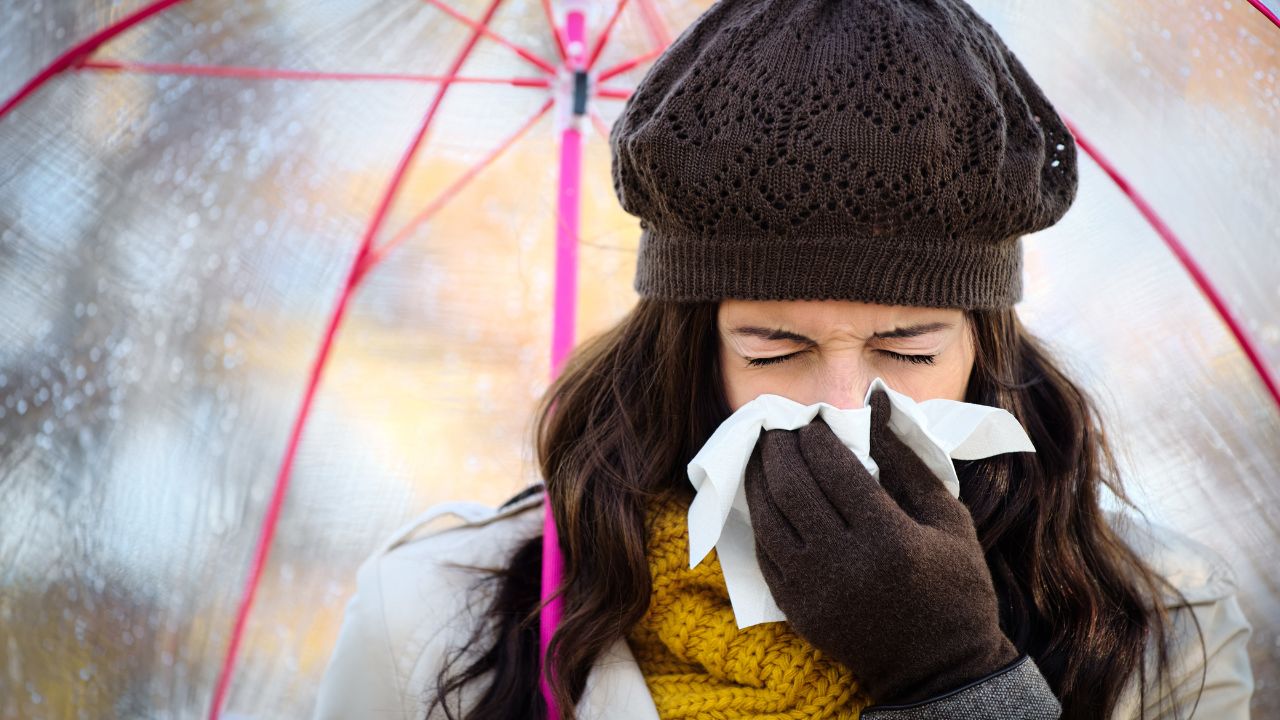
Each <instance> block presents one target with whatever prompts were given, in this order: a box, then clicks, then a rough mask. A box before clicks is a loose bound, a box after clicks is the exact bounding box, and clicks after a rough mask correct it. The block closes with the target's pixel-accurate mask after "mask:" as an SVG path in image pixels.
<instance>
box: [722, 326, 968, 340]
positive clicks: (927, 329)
mask: <svg viewBox="0 0 1280 720" xmlns="http://www.w3.org/2000/svg"><path fill="white" fill-rule="evenodd" d="M950 327H952V323H949V322H930V323H920V324H917V325H904V326H902V327H897V328H894V329H892V330H886V331H884V332H878V333H873V334H872V335H871V337H872V338H881V339H891V338H912V337H916V336H919V335H925V334H927V333H931V332H937V331H939V330H946V329H948V328H950ZM730 332H731V333H733V334H734V335H746V336H748V337H757V338H760V339H762V340H791V341H792V342H798V343H803V344H806V345H816V344H817V341H816V340H814V339H813V338H810V337H805V336H804V335H801V334H799V333H793V332H791V331H790V330H783V329H782V328H766V327H759V326H757V325H743V326H741V327H736V328H734V329H733V330H731V331H730Z"/></svg>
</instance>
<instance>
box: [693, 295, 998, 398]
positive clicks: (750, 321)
mask: <svg viewBox="0 0 1280 720" xmlns="http://www.w3.org/2000/svg"><path fill="white" fill-rule="evenodd" d="M968 322H969V320H968V316H967V315H966V314H965V312H964V311H963V310H960V309H958V308H928V307H913V306H906V305H877V304H873V303H864V302H856V301H852V300H724V301H722V302H721V303H720V308H719V311H718V313H717V315H716V324H717V327H718V334H719V336H720V366H721V369H722V370H721V372H722V374H723V378H724V385H725V395H726V397H727V398H728V400H729V406H730V407H731V408H732V409H733V410H737V409H738V408H739V407H741V406H742V405H744V404H746V403H747V402H749V401H751V400H753V399H755V398H756V397H757V396H758V395H761V394H763V393H773V394H775V395H782V396H783V397H786V398H790V399H791V400H794V401H796V402H798V403H801V404H804V405H812V404H814V403H818V402H826V403H830V404H831V405H834V406H836V407H838V408H842V409H853V408H859V407H862V398H863V396H865V395H866V393H867V386H868V385H869V384H870V383H871V381H872V380H873V379H875V377H876V376H880V377H882V378H884V381H885V382H886V383H888V384H889V387H891V388H893V389H894V390H897V391H898V392H901V393H904V394H906V395H908V396H910V397H911V398H912V399H913V400H916V401H917V402H922V401H924V400H929V399H931V398H946V399H950V400H961V401H963V400H964V396H965V389H966V386H967V385H968V381H969V370H970V369H971V368H972V367H973V341H972V338H971V336H970V330H969V326H968Z"/></svg>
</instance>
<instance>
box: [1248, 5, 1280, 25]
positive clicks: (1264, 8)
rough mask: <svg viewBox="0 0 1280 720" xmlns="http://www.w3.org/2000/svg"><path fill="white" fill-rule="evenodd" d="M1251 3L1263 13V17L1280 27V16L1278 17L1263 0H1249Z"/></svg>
mask: <svg viewBox="0 0 1280 720" xmlns="http://www.w3.org/2000/svg"><path fill="white" fill-rule="evenodd" d="M1249 4H1250V5H1252V6H1253V7H1254V8H1256V9H1257V11H1258V12H1260V13H1262V16H1263V17H1265V18H1266V19H1268V20H1270V21H1271V24H1273V25H1275V26H1276V27H1278V28H1280V18H1278V17H1276V14H1275V13H1273V12H1271V10H1270V8H1268V7H1267V6H1266V5H1263V4H1262V0H1249Z"/></svg>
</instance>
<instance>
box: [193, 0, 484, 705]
mask: <svg viewBox="0 0 1280 720" xmlns="http://www.w3.org/2000/svg"><path fill="white" fill-rule="evenodd" d="M501 3H502V0H491V3H490V5H489V8H488V10H487V11H486V12H485V15H484V19H483V20H482V21H481V27H483V26H484V25H487V24H488V23H489V21H490V20H491V19H492V18H493V14H494V13H495V12H497V10H498V6H499V5H500V4H501ZM480 36H481V28H477V29H475V30H474V31H473V32H472V34H471V36H470V37H469V38H468V40H467V43H466V45H464V46H463V48H462V49H461V51H460V52H459V53H458V56H457V57H456V58H455V59H454V61H453V63H452V64H451V66H450V67H449V74H450V75H456V74H457V72H458V70H459V68H461V67H462V64H463V63H464V62H466V59H467V57H469V56H470V54H471V51H472V50H473V49H474V48H475V46H476V43H477V42H478V41H479V39H480ZM448 89H449V83H448V82H446V83H445V84H444V85H443V86H442V87H441V88H440V92H438V93H436V96H435V98H434V99H433V100H432V102H431V106H430V108H429V109H428V110H427V114H426V116H425V117H424V118H423V121H422V124H421V126H420V127H419V128H418V132H417V134H416V135H415V136H414V138H413V142H412V143H411V144H410V145H409V147H408V149H407V150H406V151H405V153H404V155H403V156H402V157H401V158H400V162H399V164H398V165H397V166H396V170H395V173H394V174H393V175H392V177H391V180H390V182H389V183H388V185H387V189H386V191H385V192H384V193H383V196H382V200H381V202H380V203H379V204H378V209H377V211H376V213H375V214H374V216H373V219H372V220H371V221H370V223H369V226H368V228H367V229H366V230H365V233H364V237H363V238H362V240H361V242H360V249H359V251H358V252H357V253H356V256H355V259H354V260H353V261H352V263H351V270H350V271H349V272H348V274H347V282H346V284H345V285H344V286H343V288H342V291H341V292H340V293H339V295H338V301H337V303H336V304H335V306H334V309H333V312H332V314H331V315H330V317H329V324H328V326H327V328H326V330H325V334H324V338H323V340H322V341H321V344H320V348H319V350H318V351H317V353H316V357H315V360H314V362H313V363H312V366H311V373H310V375H309V377H308V379H307V388H306V393H305V394H304V395H303V398H302V404H301V406H300V407H299V409H298V413H297V415H296V417H295V419H294V423H293V430H292V432H291V433H290V435H289V443H288V446H287V447H286V449H285V454H284V458H283V460H282V462H281V464H280V470H279V472H278V474H277V475H276V483H275V488H274V491H273V492H272V495H271V500H270V502H269V504H268V505H267V512H266V515H265V517H264V518H263V523H262V531H261V534H260V535H259V539H258V545H257V548H256V550H255V552H254V556H253V563H252V565H251V566H250V569H249V577H248V579H247V580H246V582H245V587H244V590H243V593H242V595H241V599H240V606H239V609H238V611H237V612H236V620H235V625H234V627H233V629H232V632H231V641H230V643H229V645H228V647H227V653H226V655H225V657H224V658H223V663H222V669H221V671H220V673H219V675H218V683H217V686H216V688H215V689H214V695H213V702H212V704H211V705H210V708H209V717H210V718H211V720H217V718H218V717H219V715H220V713H221V711H222V703H223V700H224V698H225V697H226V692H227V689H228V687H229V686H230V683H231V678H232V676H233V674H234V672H235V664H236V655H237V652H238V650H239V648H240V641H241V639H242V638H243V636H244V629H245V626H246V623H247V621H248V618H249V613H250V611H251V610H252V608H253V600H254V596H255V595H256V594H257V589H258V585H259V583H260V581H261V579H262V571H263V568H264V567H265V566H266V560H267V555H268V553H269V551H270V549H271V541H272V539H273V538H274V537H275V531H276V525H277V523H278V521H279V519H280V510H281V508H282V507H283V506H284V498H285V493H286V492H287V490H288V486H289V477H290V474H291V472H292V469H293V459H294V456H295V455H296V454H297V450H298V445H299V442H300V441H301V439H302V430H303V428H304V427H305V425H306V422H307V418H308V417H309V416H310V411H311V406H312V402H313V400H314V399H315V394H316V388H317V387H318V386H319V383H320V376H321V375H322V374H323V371H324V366H325V364H326V363H327V361H328V359H329V353H330V349H331V348H332V347H333V340H334V337H335V336H336V334H337V331H338V327H339V326H340V325H341V323H342V318H343V316H344V315H345V314H346V308H347V303H348V301H349V300H350V299H351V296H352V294H353V293H354V292H355V289H356V286H357V284H358V283H359V281H360V279H361V278H362V277H364V276H363V274H362V273H361V269H362V267H363V266H364V263H365V261H366V260H365V259H366V257H367V256H368V255H369V253H370V251H371V250H372V249H373V239H374V237H375V236H376V235H377V233H378V229H379V228H380V227H381V226H382V222H383V220H385V219H386V216H387V213H388V212H389V211H390V208H391V203H392V202H393V201H394V199H395V196H396V193H397V191H398V190H399V188H400V185H401V183H402V182H403V180H404V176H405V174H406V173H407V172H408V169H409V165H410V163H412V161H413V158H414V156H415V155H416V154H417V152H418V148H419V147H420V146H421V145H422V143H423V141H424V140H425V138H426V135H427V130H428V129H429V128H430V127H431V123H432V121H433V120H434V119H435V117H436V112H437V111H438V110H439V109H440V104H441V102H442V101H443V99H444V95H445V93H446V92H447V91H448Z"/></svg>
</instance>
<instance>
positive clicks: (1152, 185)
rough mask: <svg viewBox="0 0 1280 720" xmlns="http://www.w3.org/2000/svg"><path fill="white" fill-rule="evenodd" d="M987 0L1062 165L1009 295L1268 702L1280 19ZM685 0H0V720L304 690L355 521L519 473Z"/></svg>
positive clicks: (588, 307)
mask: <svg viewBox="0 0 1280 720" xmlns="http://www.w3.org/2000/svg"><path fill="white" fill-rule="evenodd" d="M973 4H974V6H975V8H977V9H978V11H979V12H980V13H982V14H983V15H984V16H985V17H986V18H988V19H989V20H990V21H991V22H992V24H993V25H995V26H996V29H997V30H998V31H999V32H1000V33H1001V35H1002V36H1003V37H1004V38H1005V39H1006V40H1007V41H1008V43H1009V45H1010V46H1011V47H1012V48H1013V49H1014V51H1015V52H1017V53H1018V55H1019V57H1020V58H1022V59H1023V60H1024V62H1025V64H1026V65H1027V66H1028V67H1029V69H1030V70H1031V72H1032V74H1033V75H1034V76H1035V77H1036V78H1037V81H1038V82H1040V84H1041V85H1042V86H1043V87H1044V88H1045V90H1046V92H1047V93H1048V95H1049V96H1050V97H1051V98H1052V99H1053V101H1054V103H1055V105H1056V106H1057V107H1058V108H1059V109H1060V110H1061V111H1062V113H1063V115H1064V117H1066V119H1067V120H1068V121H1069V122H1070V123H1071V125H1072V130H1073V132H1074V133H1075V134H1076V136H1077V139H1078V140H1079V143H1080V147H1081V149H1082V150H1083V151H1084V152H1083V153H1082V154H1083V156H1084V158H1087V159H1082V163H1081V186H1080V193H1079V196H1078V199H1077V201H1076V205H1075V206H1073V208H1072V210H1071V211H1070V212H1069V213H1068V214H1067V216H1066V217H1065V218H1064V219H1063V221H1062V222H1061V223H1059V224H1058V225H1056V226H1055V227H1053V228H1050V229H1049V230H1046V231H1044V232H1042V233H1038V234H1037V235H1036V236H1035V237H1032V238H1028V239H1027V242H1026V244H1025V247H1026V250H1027V278H1026V287H1027V296H1026V299H1025V301H1024V302H1023V303H1022V304H1021V305H1020V306H1019V307H1020V310H1021V312H1022V315H1023V316H1024V318H1025V319H1026V320H1027V321H1028V323H1029V324H1030V325H1031V326H1032V328H1033V329H1035V330H1037V331H1038V332H1040V333H1041V334H1043V335H1046V336H1047V337H1049V338H1050V339H1051V340H1052V341H1053V342H1054V344H1055V345H1056V346H1057V348H1058V350H1059V351H1060V352H1061V353H1062V354H1063V355H1064V356H1065V357H1066V358H1067V359H1068V360H1069V361H1071V363H1072V364H1073V366H1074V368H1075V369H1076V371H1077V373H1078V376H1079V377H1080V379H1081V380H1082V381H1083V382H1084V383H1085V384H1086V385H1087V386H1088V387H1089V388H1090V389H1091V390H1092V391H1093V392H1094V393H1095V394H1096V395H1097V396H1098V397H1099V398H1100V399H1101V400H1102V404H1103V408H1104V410H1105V412H1106V414H1107V415H1108V417H1107V418H1106V419H1107V420H1108V421H1109V422H1110V425H1111V428H1112V429H1113V432H1115V433H1116V436H1117V437H1116V439H1117V442H1118V443H1119V445H1120V447H1121V450H1122V460H1123V469H1124V471H1125V472H1126V473H1127V474H1128V479H1129V483H1130V485H1131V486H1132V487H1134V488H1135V491H1136V494H1137V496H1138V499H1139V502H1140V504H1141V505H1142V506H1143V507H1144V508H1145V509H1146V510H1147V511H1148V514H1149V515H1151V516H1152V518H1153V519H1155V520H1157V521H1160V522H1163V523H1166V524H1169V525H1172V526H1174V527H1177V528H1178V529H1181V530H1183V531H1184V532H1187V533H1188V534H1190V535H1192V536H1193V537H1196V538H1197V539H1199V540H1201V541H1203V542H1205V543H1206V544H1209V545H1211V546H1213V547H1215V548H1217V549H1219V550H1220V551H1222V552H1223V553H1224V554H1226V555H1227V556H1228V557H1230V558H1231V559H1232V560H1233V561H1234V563H1235V565H1236V568H1237V571H1238V572H1239V575H1240V579H1241V585H1242V589H1241V604H1242V607H1243V608H1244V610H1245V612H1246V614H1247V615H1248V616H1249V617H1250V619H1251V620H1252V621H1253V622H1254V624H1255V636H1254V641H1253V642H1254V644H1253V647H1252V655H1253V660H1254V671H1255V675H1256V676H1257V680H1258V689H1257V693H1256V695H1255V704H1254V705H1255V713H1256V714H1257V715H1258V716H1259V717H1265V716H1268V715H1272V714H1276V713H1280V689H1277V686H1276V678H1277V676H1278V675H1280V658H1277V653H1280V644H1278V643H1277V635H1276V633H1277V629H1280V590H1277V588H1276V587H1275V585H1274V582H1273V581H1272V579H1271V577H1270V574H1271V573H1270V572H1269V570H1271V569H1272V568H1274V567H1275V566H1276V565H1277V563H1278V562H1280V552H1278V551H1277V550H1276V547H1277V546H1278V545H1277V541H1280V487H1277V484H1276V483H1275V475H1276V469H1277V468H1278V467H1280V411H1278V407H1280V393H1277V390H1276V381H1275V377H1276V374H1277V368H1280V325H1278V324H1277V318H1278V317H1280V234H1277V233H1278V231H1277V230H1276V228H1277V227H1280V209H1278V208H1277V205H1276V203H1275V196H1276V184H1275V181H1274V180H1273V178H1274V176H1275V173H1276V170H1277V165H1278V164H1280V129H1278V128H1280V123H1278V122H1277V115H1278V114H1280V87H1278V86H1277V82H1276V76H1277V74H1278V72H1280V55H1278V54H1277V53H1278V51H1280V23H1278V22H1277V21H1276V18H1275V15H1274V12H1273V10H1274V8H1268V6H1267V5H1266V4H1265V3H1263V2H1261V0H1255V1H1253V2H1224V3H1213V4H1206V5H1195V4H1175V5H1171V4H1168V3H1157V2H1150V1H1147V2H1141V1H1139V2H1132V3H1123V4H1114V3H1100V2H1088V3H1069V4H1056V5H1045V4H1043V3H1032V2H1030V0H1025V1H1022V2H1015V1H1013V0H1006V1H1003V2H997V1H989V2H974V3H973ZM228 5H229V4H228ZM707 6H708V3H706V2H696V3H677V2H666V1H662V2H659V0H631V1H630V2H626V1H625V0H622V1H620V2H617V3H615V2H583V3H580V4H576V5H574V4H570V3H563V4H562V3H559V2H554V3H553V2H551V1H550V0H547V1H545V2H542V3H529V2H525V3H516V2H503V0H466V1H464V0H383V1H381V2H376V3H375V2H356V1H354V0H343V1H342V2H337V0H331V1H329V2H309V3H303V2H298V1H295V2H286V1H283V0H274V1H271V2H266V3H259V4H255V5H252V6H241V5H237V6H234V7H230V6H223V5H218V4H213V3H200V2H181V1H179V0H168V1H164V2H157V3H144V2H136V1H135V2H116V3H103V2H99V3H94V2H80V3H53V4H38V3H24V4H21V6H18V4H17V3H13V5H12V6H10V7H7V8H5V9H4V11H3V12H0V60H2V61H3V62H0V103H3V104H2V105H0V497H2V498H3V505H0V507H3V510H4V515H3V522H0V568H3V570H2V571H0V572H2V573H3V574H0V619H3V622H0V717H4V718H30V717H77V716H84V717H95V718H96V717H137V716H153V715H164V716H173V717H198V716H203V715H211V714H212V715H216V714H217V713H218V709H219V708H220V707H221V708H225V712H226V714H228V715H230V714H233V713H234V714H237V715H241V716H252V717H258V716H261V717H274V716H298V715H303V714H305V713H306V712H307V710H308V709H309V707H310V704H311V696H312V693H313V691H314V687H315V683H316V681H317V680H318V678H319V675H320V673H321V671H322V670H323V667H324V663H325V661H326V660H327V658H328V654H329V650H330V648H331V646H332V642H333V639H334V637H335V635H336V631H337V626H338V623H339V622H340V620H341V614H342V609H343V606H344V603H345V600H346V598H347V597H348V596H349V594H350V592H351V585H352V582H353V580H354V571H355V567H356V566H357V565H358V563H359V562H360V561H361V560H362V559H363V557H364V556H365V554H367V553H368V552H369V551H370V550H371V549H372V548H373V547H374V546H375V545H376V544H377V542H378V540H380V539H381V537H383V536H384V535H385V534H386V533H387V532H389V531H390V530H391V529H392V528H394V527H396V526H398V525H399V524H400V523H402V522H403V521H405V520H406V519H407V518H409V517H411V516H412V515H414V514H416V513H417V512H418V511H420V510H421V509H422V508H423V507H425V506H427V505H430V504H431V503H434V502H437V501H440V500H446V499H455V498H464V497H465V498H468V499H477V500H482V501H486V502H493V503H496V502H499V501H501V500H502V499H504V498H505V497H507V496H509V495H510V494H511V493H513V492H515V491H516V490H518V489H520V488H521V487H522V486H524V485H525V484H527V483H528V482H531V481H534V480H536V479H537V472H536V468H535V466H534V463H533V458H532V455H531V450H530V447H529V443H528V430H529V420H530V412H531V410H532V407H533V403H534V401H535V399H536V398H537V397H538V396H539V394H540V393H541V392H542V391H543V390H544V389H545V387H546V385H547V382H548V381H549V379H550V378H551V377H552V376H553V375H554V373H555V372H556V371H557V370H558V367H559V362H560V360H561V359H562V358H563V356H564V353H565V352H567V351H568V349H569V348H570V347H571V346H572V344H573V342H574V339H575V338H580V337H583V336H586V335H590V334H592V333H594V332H596V331H598V330H601V329H603V328H605V327H607V326H608V325H610V324H611V323H612V322H614V321H616V319H617V318H618V317H620V316H621V315H622V314H623V313H624V312H625V311H626V309H627V308H628V307H629V306H630V305H631V304H632V303H633V302H634V300H635V295H634V292H633V291H632V289H631V284H630V281H631V275H632V272H633V271H634V262H635V250H636V242H637V240H638V237H639V232H638V228H637V226H636V221H635V218H632V217H630V216H628V215H626V214H625V213H622V212H621V210H620V209H619V208H618V206H617V202H616V198H614V196H613V194H612V187H611V183H610V181H609V153H608V145H607V143H606V142H605V137H606V136H607V132H608V127H609V125H610V123H611V122H612V120H613V118H614V117H616V115H617V113H618V112H619V111H620V110H621V107H622V103H621V102H620V101H621V100H623V99H625V98H626V97H627V94H628V92H629V88H631V87H634V86H635V84H636V83H637V82H638V81H639V79H640V78H641V77H642V75H643V72H644V70H645V69H646V68H647V63H648V61H650V60H651V59H652V58H653V57H655V56H656V54H657V53H659V52H660V51H661V50H662V48H663V47H665V45H666V44H667V43H669V42H670V40H671V38H672V37H673V36H674V35H675V34H677V33H679V32H680V31H681V30H682V29H683V28H685V27H687V25H688V24H689V23H690V22H691V21H692V20H693V19H694V18H695V17H696V16H697V15H698V14H699V13H700V12H701V11H702V10H704V9H705V8H706V7H707ZM575 70H580V71H581V72H575ZM1090 159H1091V160H1092V161H1090Z"/></svg>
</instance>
